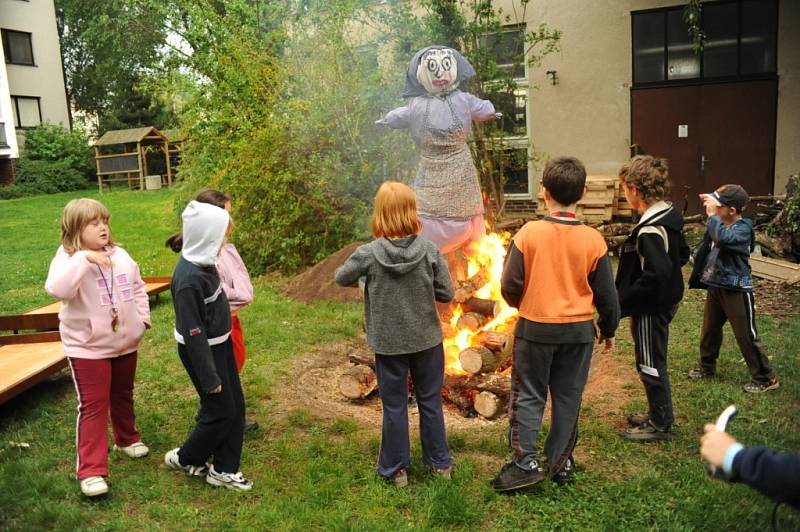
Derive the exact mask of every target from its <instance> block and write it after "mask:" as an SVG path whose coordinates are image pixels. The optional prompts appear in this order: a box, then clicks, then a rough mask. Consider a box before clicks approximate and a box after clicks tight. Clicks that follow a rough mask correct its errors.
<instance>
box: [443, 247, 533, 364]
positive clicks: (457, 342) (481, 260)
mask: <svg viewBox="0 0 800 532" xmlns="http://www.w3.org/2000/svg"><path fill="white" fill-rule="evenodd" d="M510 236H511V235H510V233H487V234H485V235H484V236H483V238H482V239H481V240H479V241H477V242H473V243H472V244H470V245H469V246H468V247H467V249H466V250H465V255H466V258H467V275H468V276H469V277H472V276H474V275H475V274H477V273H478V272H479V271H481V269H483V270H484V271H485V272H487V273H488V274H489V275H488V277H489V280H488V282H487V283H486V284H485V285H483V286H481V287H480V288H479V289H478V290H477V291H476V292H475V294H474V296H473V297H476V298H480V299H489V300H492V301H495V302H497V303H498V304H497V307H496V308H497V310H498V312H497V315H496V316H494V317H493V318H492V320H491V321H489V322H488V323H487V324H486V325H484V326H483V327H481V328H480V329H479V330H477V331H472V330H469V329H459V328H458V318H459V317H461V315H462V314H463V313H464V310H463V309H462V308H461V305H459V304H457V305H456V306H455V308H453V309H452V313H453V314H452V317H451V318H450V328H451V330H452V331H453V334H450V335H447V336H446V337H445V339H444V351H445V371H446V372H447V373H448V374H450V375H466V374H467V372H466V371H464V370H463V369H462V368H461V363H460V362H459V360H458V355H459V354H460V353H461V351H463V350H464V349H466V348H468V347H470V346H471V345H475V344H474V343H473V339H474V338H475V336H476V335H478V333H480V332H481V331H505V330H507V328H508V325H509V323H510V322H511V321H512V320H514V319H515V318H516V317H517V314H518V313H517V309H515V308H513V307H509V306H508V305H507V304H506V302H505V300H504V299H503V297H502V295H501V293H500V279H501V277H502V275H503V262H504V261H505V256H506V248H507V246H508V240H509V238H510Z"/></svg>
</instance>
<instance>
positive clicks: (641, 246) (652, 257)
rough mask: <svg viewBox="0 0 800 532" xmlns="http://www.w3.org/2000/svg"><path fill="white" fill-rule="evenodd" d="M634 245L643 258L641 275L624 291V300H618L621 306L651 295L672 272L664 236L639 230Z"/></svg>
mask: <svg viewBox="0 0 800 532" xmlns="http://www.w3.org/2000/svg"><path fill="white" fill-rule="evenodd" d="M636 247H637V250H638V253H639V256H640V257H641V258H642V259H643V263H642V275H641V276H640V277H639V278H638V279H637V280H636V281H635V282H634V283H633V284H631V286H630V289H629V290H627V291H626V295H625V301H620V304H621V305H622V306H623V307H624V306H626V305H625V303H626V302H627V301H632V300H642V299H647V298H651V297H653V295H654V294H657V293H658V290H659V287H660V286H661V284H662V283H664V281H665V280H667V279H669V277H670V274H671V273H672V272H671V270H672V266H671V262H672V261H671V260H670V258H669V255H668V254H667V250H666V248H665V242H664V238H663V237H662V236H661V235H660V234H658V233H649V232H648V233H645V232H640V233H639V236H638V239H637V242H636Z"/></svg>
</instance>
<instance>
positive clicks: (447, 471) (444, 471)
mask: <svg viewBox="0 0 800 532" xmlns="http://www.w3.org/2000/svg"><path fill="white" fill-rule="evenodd" d="M431 473H433V474H434V475H436V476H437V477H439V478H443V479H445V480H450V479H451V478H452V475H453V465H452V464H450V465H449V466H447V467H441V468H439V467H432V468H431Z"/></svg>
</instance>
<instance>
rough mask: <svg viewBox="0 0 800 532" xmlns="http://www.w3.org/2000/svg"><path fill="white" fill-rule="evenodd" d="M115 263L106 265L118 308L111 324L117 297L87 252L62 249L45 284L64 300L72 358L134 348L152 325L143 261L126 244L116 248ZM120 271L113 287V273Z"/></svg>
mask: <svg viewBox="0 0 800 532" xmlns="http://www.w3.org/2000/svg"><path fill="white" fill-rule="evenodd" d="M110 257H111V265H112V268H103V272H102V273H103V275H104V276H105V279H106V282H107V283H108V288H109V289H112V294H113V302H114V304H115V305H116V308H117V313H118V318H117V322H118V329H117V331H116V332H115V331H114V330H113V329H112V328H111V319H112V316H111V301H110V299H109V296H108V291H107V290H106V283H105V282H104V281H103V277H102V276H101V273H100V267H99V266H97V265H96V264H93V263H91V262H89V261H88V260H86V252H85V251H77V252H75V253H74V254H73V255H69V254H68V253H67V252H66V251H64V248H63V247H59V248H58V252H57V253H56V256H55V258H54V259H53V261H52V262H51V263H50V272H49V273H48V274H47V281H46V282H45V285H44V289H45V290H47V293H48V294H50V295H51V296H53V297H55V298H58V299H60V300H61V311H60V312H59V313H58V318H59V320H60V324H59V331H61V343H63V344H64V352H65V353H66V355H67V356H68V357H75V358H91V359H100V358H113V357H117V356H120V355H126V354H128V353H132V352H133V351H136V350H137V349H138V348H139V341H140V340H141V339H142V335H143V334H144V331H145V325H147V326H150V302H149V301H148V297H147V292H146V290H145V283H144V281H143V280H142V277H141V275H140V274H139V266H138V265H137V264H136V263H135V262H134V261H133V259H132V258H131V256H130V255H128V253H127V252H126V251H125V250H124V249H122V248H121V247H115V248H113V250H112V251H111V255H110ZM112 270H113V273H114V281H113V287H112V281H111V272H112Z"/></svg>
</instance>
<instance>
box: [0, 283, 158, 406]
mask: <svg viewBox="0 0 800 532" xmlns="http://www.w3.org/2000/svg"><path fill="white" fill-rule="evenodd" d="M144 282H145V284H146V287H145V289H146V291H147V294H148V295H149V296H153V295H154V296H156V300H158V294H160V293H161V292H164V291H165V290H167V289H169V285H170V278H169V277H145V278H144ZM60 309H61V302H59V301H56V302H55V303H51V304H49V305H45V306H43V307H38V308H35V309H33V310H29V311H28V312H25V313H23V314H15V315H12V316H0V330H2V331H13V332H14V333H15V334H10V335H6V336H0V404H2V403H4V402H6V401H8V400H9V399H11V398H12V397H14V396H16V395H19V394H20V393H22V392H23V391H25V390H27V389H28V388H30V387H31V386H34V385H35V384H37V383H39V382H41V381H43V380H44V379H46V378H48V377H50V376H51V375H53V374H54V373H56V372H58V371H60V370H61V369H62V368H65V367H66V366H67V357H66V356H65V355H64V346H63V345H61V337H60V335H59V333H58V311H59V310H60ZM27 330H35V331H47V332H34V333H25V334H16V333H17V331H27Z"/></svg>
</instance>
